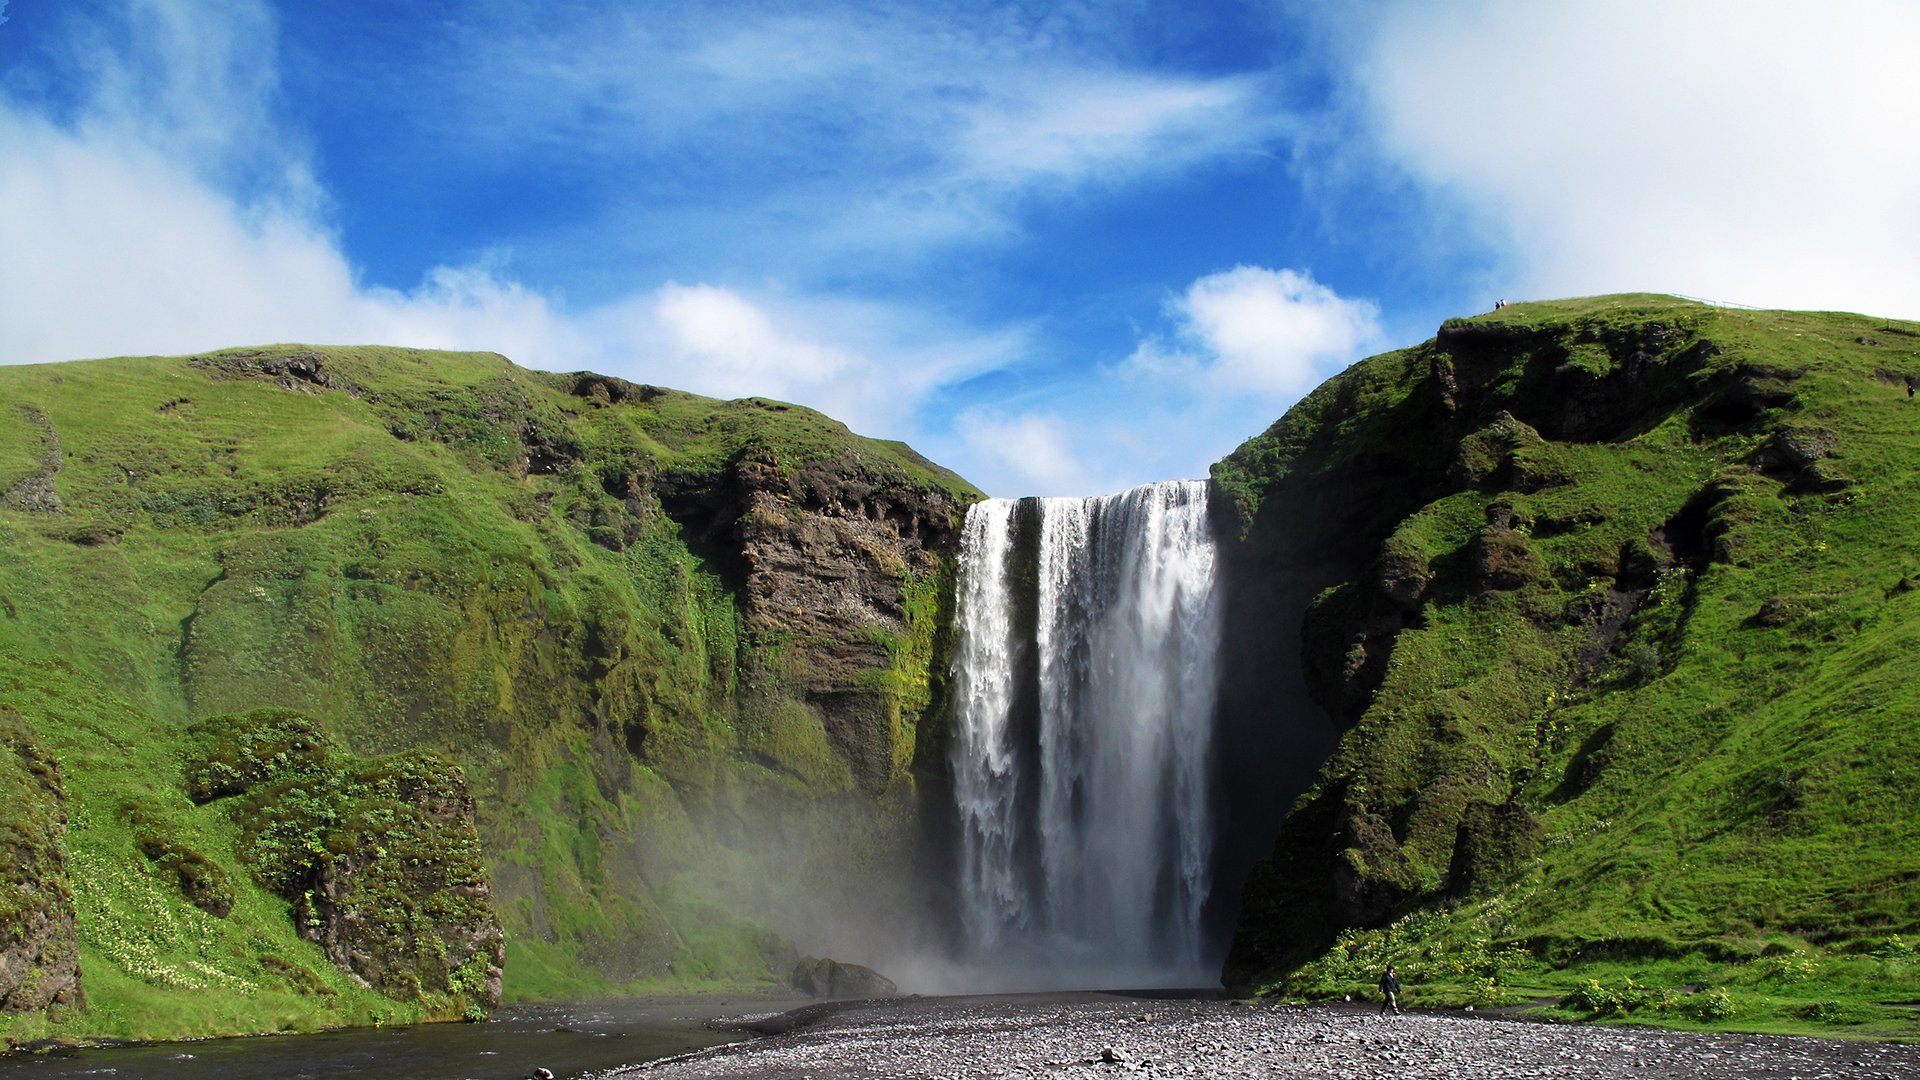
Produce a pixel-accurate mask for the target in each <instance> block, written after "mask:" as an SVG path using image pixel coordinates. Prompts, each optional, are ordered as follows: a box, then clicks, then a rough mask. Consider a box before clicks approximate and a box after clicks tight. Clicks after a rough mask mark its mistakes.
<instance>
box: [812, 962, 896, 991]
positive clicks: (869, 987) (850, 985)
mask: <svg viewBox="0 0 1920 1080" xmlns="http://www.w3.org/2000/svg"><path fill="white" fill-rule="evenodd" d="M790 981H791V982H792V983H793V988H794V989H795V990H798V991H800V992H801V993H803V994H805V995H807V996H808V997H817V998H876V997H892V996H893V995H895V994H898V993H899V992H900V988H899V987H898V986H895V985H894V984H893V980H892V979H889V978H887V977H886V976H885V975H882V974H880V973H879V972H877V971H875V970H873V969H872V968H870V967H863V966H861V965H859V964H843V963H841V962H839V961H838V960H829V959H826V958H825V957H812V956H809V957H806V958H804V959H802V960H801V961H800V962H799V963H798V964H795V965H794V968H793V976H792V978H791V980H790Z"/></svg>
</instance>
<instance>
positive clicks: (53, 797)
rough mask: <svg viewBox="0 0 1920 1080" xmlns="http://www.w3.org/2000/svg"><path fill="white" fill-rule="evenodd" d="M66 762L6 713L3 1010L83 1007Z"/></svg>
mask: <svg viewBox="0 0 1920 1080" xmlns="http://www.w3.org/2000/svg"><path fill="white" fill-rule="evenodd" d="M66 830H67V815H66V796H65V792H64V790H63V788H62V786H61V783H60V765H59V763H58V762H56V761H54V760H53V758H52V757H50V756H49V755H48V754H47V753H46V751H45V750H43V749H41V747H40V745H39V743H38V742H37V741H36V740H35V739H34V737H33V733H32V731H31V730H29V729H28V727H27V725H26V723H25V721H23V720H22V719H21V718H20V717H19V716H18V715H17V714H14V713H12V712H0V1013H23V1012H37V1011H39V1010H42V1009H46V1008H48V1007H49V1006H54V1005H70V1006H82V1007H84V1005H85V1004H86V997H85V995H84V994H83V993H82V991H81V988H80V943H79V939H78V937H77V936H76V934H75V929H74V906H73V889H72V885H71V879H70V878H69V876H68V870H67V857H66V852H65V851H64V850H63V849H62V848H61V839H62V837H63V836H64V835H65V834H66Z"/></svg>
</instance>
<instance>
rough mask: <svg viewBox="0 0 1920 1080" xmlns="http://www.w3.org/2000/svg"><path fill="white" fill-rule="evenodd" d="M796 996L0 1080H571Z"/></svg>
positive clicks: (154, 1059) (708, 1041)
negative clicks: (544, 1079)
mask: <svg viewBox="0 0 1920 1080" xmlns="http://www.w3.org/2000/svg"><path fill="white" fill-rule="evenodd" d="M796 1004H799V1003H798V1002H791V1001H772V1000H761V999H755V998H740V997H728V998H686V999H669V1000H660V999H651V1000H648V999H641V1000H631V1001H598V1002H573V1003H569V1004H561V1005H520V1006H508V1007H506V1008H503V1009H500V1010H499V1011H497V1012H496V1013H494V1018H493V1019H492V1020H489V1021H488V1022H486V1023H484V1024H422V1025H419V1026H415V1027H395V1028H355V1029H351V1030H347V1031H330V1032H323V1033H320V1034H317V1035H276V1036H272V1037H270V1038H251V1039H205V1040H202V1041H199V1042H191V1043H168V1044H165V1045H159V1046H126V1047H111V1048H104V1049H99V1050H78V1051H71V1052H63V1053H59V1054H40V1055H0V1078H5V1080H13V1078H15V1077H18V1078H20V1080H52V1078H55V1077H110V1078H113V1080H173V1078H175V1077H178V1078H181V1080H185V1078H188V1077H191V1078H192V1080H261V1078H264V1077H276V1078H285V1080H309V1078H321V1077H348V1076H351V1077H356V1078H363V1080H520V1078H522V1077H529V1076H532V1075H534V1069H535V1068H546V1069H550V1070H552V1071H553V1073H554V1075H555V1076H557V1077H575V1076H580V1075H582V1074H584V1073H587V1072H590V1071H599V1070H604V1069H610V1068H613V1067H615V1066H619V1065H632V1064H637V1063H639V1062H643V1061H651V1060H654V1059H656V1058H661V1057H666V1056H669V1055H672V1054H679V1053H684V1052H686V1051H688V1050H694V1049H698V1048H700V1047H704V1046H712V1045H715V1044H717V1043H721V1042H727V1041H730V1040H733V1039H738V1038H741V1037H742V1036H740V1035H738V1034H731V1033H726V1032H716V1031H710V1030H708V1029H707V1028H706V1027H704V1026H703V1024H704V1022H705V1021H706V1020H707V1019H708V1018H709V1017H713V1016H721V1015H729V1016H730V1015H737V1014H740V1013H748V1012H753V1013H757V1012H778V1011H781V1010H783V1009H789V1008H792V1007H794V1006H795V1005H796Z"/></svg>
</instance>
